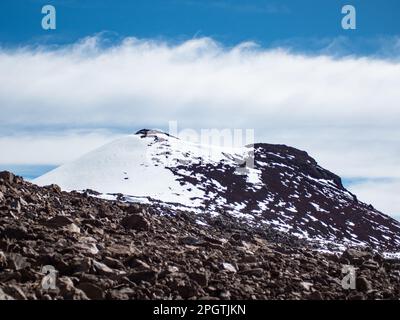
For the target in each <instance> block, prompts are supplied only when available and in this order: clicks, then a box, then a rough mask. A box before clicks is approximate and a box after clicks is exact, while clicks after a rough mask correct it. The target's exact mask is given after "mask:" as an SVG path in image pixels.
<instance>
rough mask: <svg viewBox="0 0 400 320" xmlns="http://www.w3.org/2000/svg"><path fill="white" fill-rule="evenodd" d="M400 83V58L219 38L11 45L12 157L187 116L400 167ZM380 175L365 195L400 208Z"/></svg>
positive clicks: (184, 123) (351, 168)
mask: <svg viewBox="0 0 400 320" xmlns="http://www.w3.org/2000/svg"><path fill="white" fill-rule="evenodd" d="M399 84H400V63H399V62H397V61H396V60H389V59H385V60H384V59H377V58H367V57H364V58H363V57H361V58H360V57H351V56H349V57H341V58H337V57H332V56H328V55H318V56H315V55H304V54H296V53H292V52H290V51H288V50H285V49H282V48H276V49H263V48H260V47H258V46H257V45H255V44H254V43H242V44H240V45H238V46H236V47H229V48H227V47H224V46H222V45H220V44H218V43H217V42H215V41H213V40H212V39H210V38H201V39H194V40H190V41H186V42H183V43H178V44H171V43H168V42H163V41H156V40H140V39H135V38H126V39H124V40H123V41H121V42H120V43H117V44H114V45H111V46H109V45H104V42H103V41H102V39H101V38H99V37H89V38H86V39H84V40H82V41H80V42H79V43H76V44H73V45H69V46H64V47H58V48H49V47H35V48H32V47H30V48H28V47H25V48H19V49H13V50H11V49H1V50H0V112H1V117H0V148H1V150H7V153H6V156H4V155H2V157H1V158H0V163H11V162H14V163H22V162H25V163H32V162H34V163H46V164H48V163H62V162H65V161H69V160H71V158H74V157H76V156H78V155H80V154H82V153H84V152H85V151H86V149H91V148H94V147H96V146H98V145H99V144H101V143H103V142H106V141H109V140H110V139H111V138H113V137H114V136H116V135H117V134H120V133H121V132H131V131H134V130H135V129H139V128H141V127H157V128H164V129H166V128H167V127H168V121H170V120H177V121H178V123H179V126H180V127H181V128H188V127H190V128H215V127H216V128H253V129H255V134H256V138H257V140H258V141H265V142H270V143H286V144H290V145H292V146H295V147H298V148H301V149H304V150H307V151H309V153H310V154H311V155H312V156H314V157H315V158H316V159H317V160H318V161H319V162H320V163H321V165H323V166H325V167H327V168H328V169H330V170H332V171H335V172H336V173H338V174H340V175H342V176H346V177H363V178H366V179H368V178H370V179H372V178H381V177H389V178H391V179H398V178H400V170H399V169H398V168H399V164H400V163H399V162H400V149H399V148H398V142H399V139H400V129H399V126H398V122H399V120H400V108H399V101H400V90H399V89H398V88H399ZM80 130H85V132H91V131H93V132H96V133H93V134H89V133H87V134H81V133H79V132H80ZM98 130H107V131H101V132H100V133H99V132H98ZM66 146H68V148H70V149H71V150H73V151H72V152H63V150H65V148H66ZM4 148H6V149H4ZM383 181H384V180H383ZM379 183H380V184H382V183H383V184H384V185H380V187H379V188H380V189H379V190H382V192H380V194H381V196H379V197H377V196H376V190H378V189H377V188H375V186H376V184H375V185H374V184H373V183H372V184H371V183H369V184H367V183H366V184H364V187H363V188H364V189H363V188H361V187H360V186H359V185H358V186H357V188H358V190H359V191H360V192H361V193H362V194H363V196H362V200H364V201H367V202H372V200H373V204H374V205H376V206H377V207H378V208H385V210H387V211H388V212H389V211H390V212H392V213H395V212H397V213H400V203H398V202H397V203H396V202H395V201H390V200H389V199H391V197H397V194H398V193H399V192H400V189H399V184H397V183H396V184H391V185H388V184H387V183H385V182H379ZM369 199H372V200H371V201H370V200H369ZM388 202H390V203H388ZM382 210H383V209H382Z"/></svg>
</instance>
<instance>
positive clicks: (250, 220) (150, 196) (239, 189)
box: [34, 129, 400, 251]
mask: <svg viewBox="0 0 400 320" xmlns="http://www.w3.org/2000/svg"><path fill="white" fill-rule="evenodd" d="M250 158H251V159H252V162H251V164H252V165H250V166H247V163H248V162H247V161H248V160H249V159H250ZM34 183H36V184H39V185H48V184H54V183H55V184H58V185H59V186H60V187H61V188H62V189H64V190H66V191H71V190H86V189H92V190H95V191H98V192H100V193H101V194H102V195H103V197H109V198H112V197H113V195H116V194H122V195H124V199H126V200H128V201H149V202H153V203H160V205H163V206H165V207H177V208H185V209H186V210H190V211H193V212H194V214H196V213H202V214H211V215H220V214H230V215H233V216H235V217H237V219H238V223H247V224H249V225H257V226H263V225H269V226H272V227H274V228H275V229H278V230H280V231H284V232H290V233H292V234H294V235H296V236H298V237H301V238H306V239H310V240H313V241H316V242H319V243H336V244H338V243H342V244H348V245H371V246H373V247H375V248H377V249H385V250H388V251H397V250H399V248H400V223H399V222H398V221H396V220H394V219H392V218H390V217H389V216H387V215H384V214H383V213H381V212H379V211H377V210H375V209H374V208H373V207H372V206H370V205H366V204H364V203H361V202H359V201H358V200H357V198H356V196H355V195H353V194H352V193H350V192H349V191H347V190H346V189H345V188H344V187H343V185H342V182H341V179H340V178H339V177H338V176H337V175H335V174H333V173H331V172H329V171H327V170H325V169H323V168H322V167H320V166H319V165H318V164H317V162H316V161H315V160H314V159H312V158H311V157H310V156H309V155H308V154H307V153H306V152H304V151H300V150H297V149H294V148H291V147H288V146H284V145H271V144H254V146H253V145H251V146H243V147H239V148H230V147H229V148H227V147H218V146H214V145H202V144H197V143H192V142H187V141H183V140H181V139H179V138H177V137H174V136H172V135H169V134H167V133H163V132H161V131H157V130H148V129H143V130H140V131H138V132H137V133H136V134H134V135H128V136H126V137H123V138H121V139H118V140H116V141H114V142H111V143H109V144H107V145H105V146H103V147H100V148H99V149H97V150H95V151H92V152H90V153H88V154H86V155H84V156H83V157H81V158H80V159H78V160H76V161H74V162H71V163H68V164H65V165H63V166H61V167H59V168H56V169H55V170H53V171H51V172H49V173H47V174H45V175H43V176H41V177H39V178H38V179H36V180H35V181H34Z"/></svg>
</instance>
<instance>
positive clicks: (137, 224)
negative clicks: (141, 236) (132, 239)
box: [121, 214, 150, 231]
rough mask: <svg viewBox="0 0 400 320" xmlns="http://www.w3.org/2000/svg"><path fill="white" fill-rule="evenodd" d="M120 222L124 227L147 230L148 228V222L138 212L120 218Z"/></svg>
mask: <svg viewBox="0 0 400 320" xmlns="http://www.w3.org/2000/svg"><path fill="white" fill-rule="evenodd" d="M121 224H122V225H123V226H124V227H125V228H126V229H134V230H137V231H147V230H149V228H150V224H149V222H148V221H147V220H146V218H144V217H143V216H141V215H138V214H132V215H130V216H128V217H126V218H124V219H122V221H121Z"/></svg>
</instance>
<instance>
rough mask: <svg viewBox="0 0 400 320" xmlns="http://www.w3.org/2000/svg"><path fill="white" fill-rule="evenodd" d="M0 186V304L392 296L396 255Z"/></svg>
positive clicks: (12, 182) (399, 281)
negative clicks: (349, 274)
mask: <svg viewBox="0 0 400 320" xmlns="http://www.w3.org/2000/svg"><path fill="white" fill-rule="evenodd" d="M4 177H5V178H6V179H4ZM10 177H11V178H10ZM0 187H1V192H2V194H3V197H4V199H5V202H2V204H1V205H0V235H1V236H0V300H1V299H15V300H20V299H43V300H54V299H57V300H60V299H83V300H86V299H96V300H100V299H182V298H183V299H210V300H211V299H212V300H217V299H343V300H346V299H349V300H350V299H398V298H399V296H400V261H399V260H398V259H395V258H392V259H385V258H384V256H382V255H380V254H378V253H377V252H374V251H372V250H370V249H368V248H363V249H360V248H353V249H349V250H347V251H346V252H344V253H343V254H342V255H341V256H337V255H334V254H327V253H320V252H319V251H316V250H314V248H313V246H312V245H310V244H309V243H307V242H305V241H301V240H299V239H297V238H295V237H293V236H291V235H290V234H286V233H280V232H278V231H276V230H273V229H269V228H268V227H265V226H262V227H258V226H253V227H251V228H250V227H249V226H247V225H245V224H243V225H242V224H239V223H238V222H237V220H236V219H235V218H234V217H232V216H230V215H224V214H222V215H221V216H220V217H217V218H213V217H211V216H210V215H208V214H207V212H205V213H204V214H203V213H199V214H197V215H196V216H195V217H194V218H193V216H191V213H189V212H184V211H176V212H171V213H169V214H165V211H163V210H162V208H160V207H158V206H154V205H139V204H137V205H134V206H131V205H127V204H126V203H123V202H119V201H105V200H101V199H98V198H95V197H91V196H88V194H81V193H77V192H72V193H67V192H60V191H59V190H58V189H57V188H55V187H46V188H40V187H37V186H35V185H33V184H30V183H28V182H25V181H23V180H22V179H20V178H18V177H14V176H13V175H11V176H10V175H7V174H3V178H1V180H0ZM13 201H18V202H19V203H20V208H19V210H14V209H15V207H14V208H11V207H10V204H11V203H12V202H13ZM4 203H6V204H4ZM101 212H103V213H107V214H102V213H101ZM150 213H151V214H150ZM197 219H201V220H202V221H204V222H206V223H207V225H206V226H205V225H202V224H198V223H197ZM71 226H76V227H78V226H79V229H80V232H71V228H70V227H71ZM131 230H136V231H147V232H131ZM72 231H73V230H72ZM348 264H350V265H351V266H354V267H356V289H355V290H352V289H344V288H342V286H341V281H342V279H343V277H344V276H345V274H342V268H343V266H344V265H348ZM51 284H53V285H54V286H51Z"/></svg>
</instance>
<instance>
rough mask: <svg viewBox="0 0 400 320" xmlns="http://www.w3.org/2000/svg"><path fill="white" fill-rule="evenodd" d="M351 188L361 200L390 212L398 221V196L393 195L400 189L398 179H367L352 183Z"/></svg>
mask: <svg viewBox="0 0 400 320" xmlns="http://www.w3.org/2000/svg"><path fill="white" fill-rule="evenodd" d="M351 190H352V192H354V193H355V194H356V195H357V197H358V198H359V199H360V200H361V201H364V202H368V203H372V204H374V205H375V206H376V208H377V209H378V210H380V211H382V212H388V213H391V212H392V213H393V217H394V218H396V219H397V220H399V221H400V197H398V196H397V197H396V195H395V194H398V192H399V190H400V179H394V180H383V181H376V180H372V181H368V180H367V181H365V182H362V183H357V184H355V185H353V186H352V187H351Z"/></svg>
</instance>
